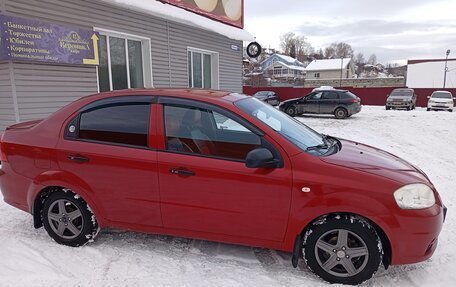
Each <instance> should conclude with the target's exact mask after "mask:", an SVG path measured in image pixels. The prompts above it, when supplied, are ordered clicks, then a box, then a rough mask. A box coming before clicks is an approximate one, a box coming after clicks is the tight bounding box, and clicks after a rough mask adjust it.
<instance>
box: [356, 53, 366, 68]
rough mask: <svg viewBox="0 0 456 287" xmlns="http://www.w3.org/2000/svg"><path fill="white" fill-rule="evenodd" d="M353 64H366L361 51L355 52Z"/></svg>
mask: <svg viewBox="0 0 456 287" xmlns="http://www.w3.org/2000/svg"><path fill="white" fill-rule="evenodd" d="M355 64H356V65H358V66H360V65H364V64H366V60H365V59H364V55H363V53H357V54H356V56H355Z"/></svg>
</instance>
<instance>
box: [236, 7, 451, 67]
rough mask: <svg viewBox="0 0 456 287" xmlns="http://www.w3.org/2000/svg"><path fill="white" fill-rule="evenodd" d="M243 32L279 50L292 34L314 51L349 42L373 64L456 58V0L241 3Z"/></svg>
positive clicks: (264, 44)
mask: <svg viewBox="0 0 456 287" xmlns="http://www.w3.org/2000/svg"><path fill="white" fill-rule="evenodd" d="M244 5H245V29H246V30H247V31H249V32H250V33H252V34H253V35H254V36H256V37H257V41H258V42H259V43H260V44H262V45H263V46H264V47H271V48H279V42H280V35H282V34H284V33H286V32H295V33H297V34H300V35H304V36H305V37H307V39H308V41H310V42H311V43H312V45H313V46H314V47H315V48H317V49H319V48H324V47H326V46H328V45H329V44H331V43H332V42H339V41H343V42H346V43H349V44H350V45H351V46H352V47H353V49H354V50H355V53H357V52H362V53H363V54H364V55H365V58H368V57H369V55H370V54H372V53H375V54H376V55H377V59H378V61H379V62H382V63H387V62H393V61H397V60H406V59H420V58H444V57H445V52H446V50H447V49H451V50H452V51H453V52H452V56H453V57H455V58H456V0H380V1H379V0H326V1H318V0H317V1H315V0H313V1H309V0H244Z"/></svg>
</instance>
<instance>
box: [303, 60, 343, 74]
mask: <svg viewBox="0 0 456 287" xmlns="http://www.w3.org/2000/svg"><path fill="white" fill-rule="evenodd" d="M350 61H351V58H344V59H343V60H341V59H323V60H313V61H312V62H310V64H309V65H308V66H307V68H306V70H307V71H323V70H340V67H341V62H342V66H343V67H344V68H346V67H347V65H348V64H349V63H350Z"/></svg>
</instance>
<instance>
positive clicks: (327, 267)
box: [303, 215, 383, 285]
mask: <svg viewBox="0 0 456 287" xmlns="http://www.w3.org/2000/svg"><path fill="white" fill-rule="evenodd" d="M303 253H304V258H305V260H306V263H307V266H308V267H309V268H310V269H311V270H312V271H313V272H314V273H315V274H317V275H318V276H320V277H321V278H322V279H324V280H326V281H328V282H330V283H341V284H352V285H357V284H361V283H362V282H364V281H366V280H368V279H370V278H371V277H372V276H373V275H374V274H375V272H376V271H377V270H378V268H379V266H380V263H381V262H382V255H383V250H382V243H381V240H380V238H379V236H378V235H377V232H376V231H375V229H374V228H373V227H372V226H371V225H370V224H369V222H368V221H367V220H365V219H363V218H360V217H358V216H352V215H335V216H330V217H326V218H322V219H319V220H317V221H316V222H315V223H314V224H313V225H312V226H311V227H310V228H309V229H308V230H307V232H306V235H305V240H304V247H303Z"/></svg>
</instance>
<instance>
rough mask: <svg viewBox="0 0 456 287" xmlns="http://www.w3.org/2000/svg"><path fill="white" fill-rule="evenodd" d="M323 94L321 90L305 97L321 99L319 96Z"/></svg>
mask: <svg viewBox="0 0 456 287" xmlns="http://www.w3.org/2000/svg"><path fill="white" fill-rule="evenodd" d="M322 95H323V93H322V92H318V93H315V94H313V95H310V96H309V97H308V98H307V99H308V100H319V99H321V96H322Z"/></svg>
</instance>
